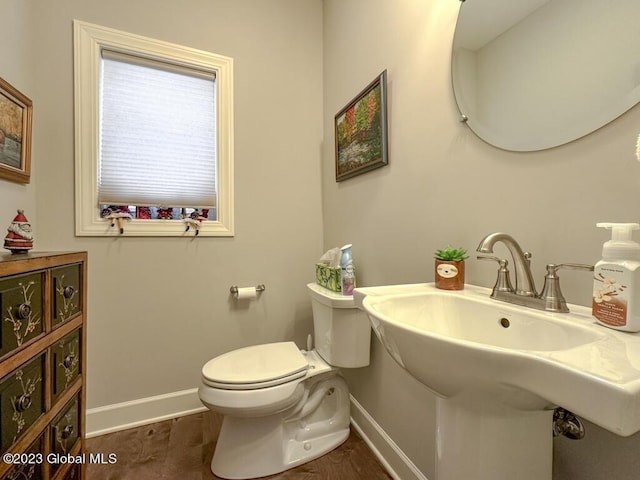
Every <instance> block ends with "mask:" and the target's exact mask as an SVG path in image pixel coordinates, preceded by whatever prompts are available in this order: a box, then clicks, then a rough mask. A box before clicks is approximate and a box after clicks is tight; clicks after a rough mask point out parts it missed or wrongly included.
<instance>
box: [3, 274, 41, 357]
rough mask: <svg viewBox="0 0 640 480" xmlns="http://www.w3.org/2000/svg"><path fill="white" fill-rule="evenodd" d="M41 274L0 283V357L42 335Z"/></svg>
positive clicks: (5, 279) (8, 279)
mask: <svg viewBox="0 0 640 480" xmlns="http://www.w3.org/2000/svg"><path fill="white" fill-rule="evenodd" d="M42 276H43V272H37V273H30V274H28V275H17V276H14V277H8V278H4V279H2V280H0V317H1V319H2V325H1V326H0V357H2V356H4V355H5V354H7V353H9V352H11V351H12V350H15V349H17V348H19V347H21V346H22V345H24V344H25V343H27V342H28V341H29V340H31V339H32V338H35V337H37V336H38V335H40V334H41V333H42Z"/></svg>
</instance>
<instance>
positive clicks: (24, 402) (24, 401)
mask: <svg viewBox="0 0 640 480" xmlns="http://www.w3.org/2000/svg"><path fill="white" fill-rule="evenodd" d="M30 406H31V395H26V394H25V395H20V397H18V399H17V400H16V410H17V411H18V413H22V412H25V411H27V410H28V409H29V407H30Z"/></svg>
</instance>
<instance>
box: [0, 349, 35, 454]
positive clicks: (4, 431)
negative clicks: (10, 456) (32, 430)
mask: <svg viewBox="0 0 640 480" xmlns="http://www.w3.org/2000/svg"><path fill="white" fill-rule="evenodd" d="M44 360H45V355H40V356H38V357H36V358H35V359H33V360H31V361H30V362H29V363H27V364H26V365H22V366H20V367H19V368H18V369H17V370H15V371H14V372H12V373H11V374H9V375H8V376H7V377H5V378H4V379H3V380H2V382H1V383H0V437H1V438H0V449H1V450H2V452H5V451H6V450H7V448H8V447H9V446H11V445H13V444H14V443H15V442H16V441H17V440H18V439H19V438H20V437H21V436H22V435H23V434H24V433H25V432H26V431H27V430H28V429H29V427H30V426H31V425H33V423H34V422H35V421H36V420H37V419H38V417H40V415H42V414H43V413H44V395H43V390H44V385H43V383H44Z"/></svg>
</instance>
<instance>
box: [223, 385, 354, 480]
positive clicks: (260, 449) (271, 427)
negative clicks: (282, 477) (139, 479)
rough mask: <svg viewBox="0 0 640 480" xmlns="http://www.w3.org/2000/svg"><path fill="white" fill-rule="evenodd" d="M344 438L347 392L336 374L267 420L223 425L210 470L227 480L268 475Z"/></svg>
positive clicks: (308, 458)
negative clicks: (299, 401)
mask: <svg viewBox="0 0 640 480" xmlns="http://www.w3.org/2000/svg"><path fill="white" fill-rule="evenodd" d="M348 437H349V393H348V389H347V385H346V383H345V381H344V379H342V377H340V376H338V375H333V376H332V377H331V378H329V379H326V380H321V381H319V382H317V383H315V385H313V386H312V387H311V388H310V392H309V395H308V396H307V397H306V400H305V401H304V402H301V403H300V404H299V405H296V406H294V407H292V408H291V409H288V410H286V411H284V412H281V413H279V414H276V415H269V416H266V417H253V418H246V417H232V416H229V415H226V416H225V417H224V419H223V421H222V428H221V430H220V436H219V437H218V441H217V444H216V449H215V452H214V455H213V459H212V460H211V471H212V472H213V473H214V474H215V475H216V476H218V477H221V478H227V479H248V478H257V477H264V476H267V475H273V474H275V473H279V472H283V471H285V470H288V469H290V468H293V467H296V466H298V465H301V464H303V463H306V462H309V461H311V460H314V459H316V458H318V457H321V456H322V455H324V454H326V453H328V452H330V451H331V450H333V449H335V448H336V447H338V446H340V445H341V444H342V443H344V442H345V441H346V440H347V438H348Z"/></svg>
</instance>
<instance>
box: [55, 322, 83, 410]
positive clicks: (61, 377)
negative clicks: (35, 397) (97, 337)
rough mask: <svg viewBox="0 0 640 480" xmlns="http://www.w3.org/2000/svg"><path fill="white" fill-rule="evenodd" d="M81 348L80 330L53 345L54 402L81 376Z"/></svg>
mask: <svg viewBox="0 0 640 480" xmlns="http://www.w3.org/2000/svg"><path fill="white" fill-rule="evenodd" d="M80 348H82V347H81V345H80V329H77V330H74V331H73V332H71V333H69V334H68V335H66V336H64V337H63V338H61V339H60V341H59V342H57V343H54V344H53V345H51V353H52V355H51V359H52V362H53V365H52V368H51V371H52V372H53V382H52V389H53V392H52V393H53V399H54V402H55V400H57V399H58V397H59V396H60V395H61V394H62V393H63V392H64V391H65V390H66V389H67V388H68V387H69V386H70V385H71V384H73V382H74V381H75V379H76V378H78V375H79V374H80V358H81V356H80Z"/></svg>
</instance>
